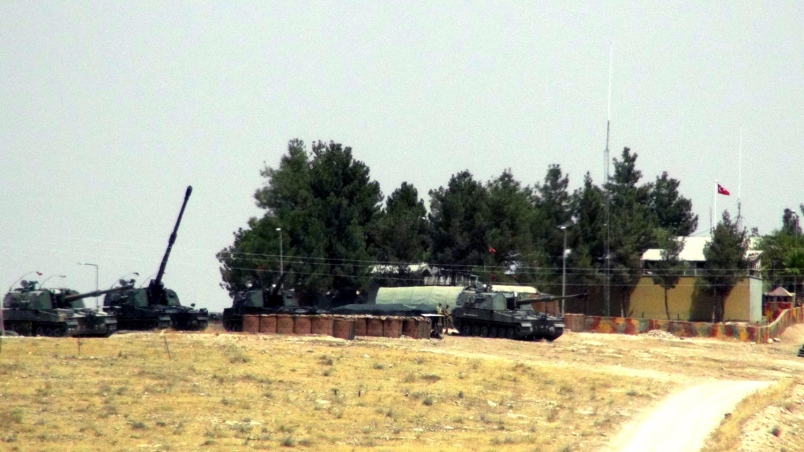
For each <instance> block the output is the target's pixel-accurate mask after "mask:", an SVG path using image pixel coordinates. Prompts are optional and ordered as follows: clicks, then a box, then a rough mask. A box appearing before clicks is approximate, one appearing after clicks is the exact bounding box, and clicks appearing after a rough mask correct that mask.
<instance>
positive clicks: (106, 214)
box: [0, 1, 804, 311]
mask: <svg viewBox="0 0 804 452" xmlns="http://www.w3.org/2000/svg"><path fill="white" fill-rule="evenodd" d="M802 24H804V3H801V2H795V1H788V2H776V1H774V2H771V1H765V2H737V1H730V2H701V1H694V2H693V1H689V2H569V1H562V2H554V3H548V2H521V1H513V2H501V1H495V2H344V1H339V2H253V3H248V2H217V3H215V2H204V3H203V4H195V3H181V4H180V3H177V2H155V1H149V2H117V3H112V2H78V1H75V2H28V1H2V2H0V189H2V192H0V206H2V209H0V253H2V258H1V259H0V284H4V285H3V286H2V289H3V291H5V290H6V288H7V287H8V285H10V284H12V283H13V282H14V281H15V280H16V279H17V278H18V277H19V276H21V275H22V274H23V273H25V272H27V271H31V270H39V271H41V272H43V273H44V277H47V276H49V275H55V274H64V275H66V278H64V279H61V280H60V279H59V278H54V279H51V280H50V281H49V283H48V285H51V286H61V285H66V286H70V287H72V288H75V289H78V290H81V291H90V290H94V288H95V271H94V268H92V267H86V266H78V265H77V264H76V262H79V261H85V262H91V263H96V264H98V265H99V268H100V283H99V285H100V287H101V288H107V287H109V286H110V285H111V284H112V283H113V282H114V281H115V280H116V278H118V277H120V276H122V275H124V274H125V273H128V272H132V271H137V272H139V273H140V275H141V277H140V278H141V279H142V278H144V277H146V276H147V275H150V274H152V273H155V272H156V271H157V270H158V268H159V262H160V259H161V257H162V254H163V253H164V248H165V246H166V244H167V239H168V236H169V234H170V231H171V229H172V227H173V224H174V222H175V219H176V216H177V215H178V211H179V207H180V205H181V200H182V197H183V194H184V189H185V187H186V186H187V185H192V186H193V187H194V192H193V195H192V197H191V198H190V202H189V204H188V207H187V211H186V213H185V216H184V221H183V223H182V226H181V228H180V230H179V233H178V239H177V242H176V245H175V247H174V249H173V254H172V255H171V260H170V262H169V263H168V267H167V275H166V277H165V283H166V284H167V285H168V286H169V287H171V288H173V289H175V290H176V291H177V292H178V293H179V296H180V298H181V300H182V302H183V303H185V304H189V303H196V304H197V305H198V306H199V307H208V308H210V309H212V310H215V311H219V310H221V309H222V308H223V307H225V306H228V305H230V300H229V298H228V296H227V294H226V292H225V291H223V290H222V289H220V288H219V286H218V284H219V282H220V276H219V271H218V263H217V260H216V259H215V256H214V255H215V253H216V252H217V251H219V250H220V249H222V248H224V247H225V246H227V245H229V244H230V243H231V241H232V232H233V231H235V230H236V229H237V228H238V227H241V226H244V225H245V222H246V220H247V219H248V218H249V217H250V216H255V215H261V211H260V210H259V209H257V208H256V207H255V205H254V201H253V198H252V195H253V193H254V191H255V190H256V189H257V188H258V187H259V186H260V185H261V184H262V182H263V181H262V179H261V178H260V176H259V170H260V169H261V168H262V167H263V165H264V164H268V165H269V166H275V165H276V164H277V163H278V161H279V157H280V156H281V155H282V154H283V153H284V152H285V150H286V145H287V141H288V140H290V139H292V138H301V139H303V140H305V141H306V142H308V143H309V142H311V141H313V140H319V139H321V140H326V141H328V140H334V141H337V142H341V143H343V144H345V145H348V146H351V147H352V148H353V150H354V155H355V156H356V157H357V158H358V159H360V160H363V161H364V162H366V163H367V164H368V165H369V167H370V168H371V174H372V176H373V177H374V179H375V180H378V181H379V182H380V184H381V186H382V189H383V192H384V193H385V194H386V195H387V194H390V193H391V192H392V191H393V190H394V189H395V188H397V187H398V186H399V185H400V184H401V183H402V182H404V181H408V182H410V183H413V184H414V185H415V186H416V188H418V190H419V192H420V194H421V195H422V196H423V197H424V198H425V199H426V200H427V195H426V193H427V191H428V190H430V189H433V188H437V187H438V186H440V185H445V184H446V183H447V182H448V180H449V178H450V176H451V175H452V174H454V173H456V172H458V171H461V170H463V169H468V170H469V171H471V172H472V174H474V175H475V177H476V178H477V179H479V180H483V181H486V180H489V179H491V178H493V177H496V176H497V175H499V174H500V173H501V172H502V171H503V170H504V169H506V168H512V169H513V173H514V176H515V177H516V178H517V179H518V180H520V181H522V182H523V183H526V184H533V183H534V182H537V181H540V180H542V179H543V177H544V175H545V173H546V170H547V167H548V165H549V164H551V163H558V164H560V165H561V167H562V168H563V169H564V171H565V172H567V173H569V175H570V180H571V184H572V186H573V188H575V187H577V186H578V185H579V184H580V182H581V180H582V177H583V174H584V173H586V172H587V171H589V172H591V174H592V176H593V178H594V179H595V181H596V182H598V183H599V182H601V181H602V176H603V149H604V147H605V136H606V117H607V90H608V74H609V68H608V63H609V48H610V46H613V63H614V64H613V70H612V94H611V99H612V104H611V121H612V124H611V146H610V147H611V150H612V156H613V157H614V156H618V155H619V153H620V152H621V150H622V148H623V146H628V147H631V148H632V149H633V150H634V151H635V152H636V153H638V154H639V159H638V166H639V168H640V169H641V170H642V171H643V173H644V175H645V178H646V179H647V180H652V179H654V178H655V177H656V176H657V175H659V174H661V172H662V171H668V173H669V174H670V175H671V176H672V177H675V178H677V179H679V180H681V192H682V193H683V195H684V196H687V197H689V198H691V199H692V201H693V205H694V208H695V211H696V213H698V214H699V216H700V226H701V227H700V228H699V230H700V231H704V230H705V229H706V228H707V227H708V223H709V209H710V206H711V204H712V193H713V189H714V183H713V180H714V179H717V180H719V181H720V183H721V184H722V185H724V186H725V187H726V188H728V189H729V190H731V192H732V194H733V196H731V197H729V198H726V197H722V196H721V197H720V198H719V199H718V205H717V206H718V208H719V210H722V209H729V210H730V211H731V212H732V213H734V212H735V211H736V194H737V191H738V148H739V134H740V128H741V127H742V129H743V152H742V161H743V165H742V183H741V193H742V200H743V216H744V217H745V219H746V223H745V224H746V226H747V227H749V228H750V227H752V226H757V227H759V229H760V232H761V233H767V232H770V231H771V230H772V229H775V228H778V227H779V226H780V223H781V220H780V217H781V214H782V211H783V209H784V208H785V207H790V208H796V210H797V206H798V204H799V203H802V202H804V194H803V192H804V190H802V189H804V179H802V169H804V149H802V143H804V51H802V49H804V26H802ZM701 233H703V232H699V234H701Z"/></svg>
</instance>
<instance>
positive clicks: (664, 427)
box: [605, 381, 771, 452]
mask: <svg viewBox="0 0 804 452" xmlns="http://www.w3.org/2000/svg"><path fill="white" fill-rule="evenodd" d="M770 384H771V383H770V382H765V381H715V382H712V383H706V384H701V385H697V386H693V387H691V388H688V389H686V390H684V391H681V392H678V393H676V394H674V395H672V396H670V397H668V398H667V399H665V400H664V401H662V402H661V403H660V404H659V406H658V407H656V409H655V410H653V411H652V412H651V413H650V414H649V415H648V417H647V418H645V419H644V420H642V421H641V422H637V423H635V424H633V425H631V426H629V427H627V428H626V429H625V430H624V431H623V432H622V433H621V434H620V435H618V436H617V437H616V438H615V440H614V441H613V442H612V444H611V445H610V446H609V447H608V448H606V449H605V450H608V451H617V452H637V451H639V452H676V451H685V452H687V451H698V450H700V449H701V448H702V447H703V445H704V441H705V439H706V437H707V436H708V435H709V434H710V433H711V432H712V431H713V430H714V429H715V428H717V426H718V425H720V422H721V421H722V420H723V417H724V416H725V415H726V414H727V413H730V412H731V410H732V409H734V406H735V405H737V403H739V402H740V401H741V400H742V399H743V398H745V397H746V396H748V395H750V394H751V393H753V392H755V391H757V390H760V389H764V388H765V387H767V386H768V385H770Z"/></svg>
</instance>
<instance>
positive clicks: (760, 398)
mask: <svg viewBox="0 0 804 452" xmlns="http://www.w3.org/2000/svg"><path fill="white" fill-rule="evenodd" d="M792 384H793V379H792V378H785V379H782V380H779V381H778V382H776V383H775V384H773V385H771V386H770V387H768V388H766V389H764V390H762V391H757V392H756V393H754V394H751V395H750V396H748V397H746V398H745V399H744V400H743V401H742V402H740V403H739V404H738V405H737V407H736V408H735V409H734V411H732V413H731V415H730V416H729V417H727V418H725V419H723V422H722V423H721V424H720V427H718V429H717V431H715V432H714V433H712V435H711V436H710V437H709V439H708V440H707V442H706V447H704V449H703V450H702V451H701V452H731V451H734V450H737V448H738V446H739V444H740V437H741V436H742V427H743V425H744V424H745V422H746V421H747V420H748V419H749V418H751V417H752V416H754V415H755V414H756V413H759V412H761V411H762V410H764V409H765V407H767V406H768V405H770V404H772V403H775V402H777V401H779V400H782V399H784V398H785V396H786V395H787V394H788V392H789V391H790V388H791V386H792Z"/></svg>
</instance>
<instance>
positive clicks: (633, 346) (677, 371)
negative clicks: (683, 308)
mask: <svg viewBox="0 0 804 452" xmlns="http://www.w3.org/2000/svg"><path fill="white" fill-rule="evenodd" d="M779 339H780V341H779V342H774V343H772V344H752V343H745V342H739V341H736V340H715V339H697V338H695V339H681V338H677V337H674V336H672V335H669V334H667V333H664V332H659V331H654V332H651V333H649V334H643V335H639V336H623V335H609V334H595V333H568V334H565V335H564V336H563V337H561V338H560V339H559V340H557V341H556V342H554V343H551V344H550V343H540V344H531V343H529V344H527V345H524V344H522V343H518V342H516V341H497V340H493V339H479V338H455V337H447V338H446V339H445V341H444V344H443V346H441V347H430V348H426V349H425V350H427V351H430V352H432V353H447V354H455V355H460V356H467V357H477V358H481V359H493V358H495V357H497V358H501V357H504V358H509V359H519V360H521V361H523V362H525V363H528V364H535V365H540V366H548V367H550V366H552V367H557V368H570V369H577V370H578V371H579V372H583V371H585V370H590V369H594V371H595V372H605V373H610V374H612V375H614V376H617V375H623V376H634V377H643V378H648V379H653V380H657V381H662V382H666V383H667V384H669V385H673V386H674V387H675V388H677V389H675V390H674V392H673V394H671V395H670V396H669V397H666V398H664V399H657V400H655V401H654V402H653V403H651V404H648V405H647V406H645V407H643V408H642V409H641V410H637V411H635V412H634V413H633V414H632V416H631V421H630V422H629V423H628V424H627V425H623V426H622V427H621V431H620V433H619V434H616V435H615V436H614V437H612V438H609V440H608V442H607V445H606V446H604V447H603V448H602V449H601V450H603V451H611V452H614V451H640V452H641V451H685V452H686V451H695V450H700V449H701V447H703V445H704V443H705V440H706V438H707V436H708V435H709V434H710V433H711V432H712V431H714V430H715V429H716V428H717V427H718V425H719V424H720V422H721V421H722V420H723V418H724V416H725V415H726V414H727V413H729V412H731V411H732V410H733V409H734V407H735V406H736V405H737V404H738V403H739V402H740V401H741V400H743V399H744V398H745V397H747V396H748V395H750V394H751V393H753V392H755V391H757V390H761V389H762V388H764V387H766V386H768V385H769V384H771V383H773V382H774V381H778V380H779V379H782V378H794V379H796V381H797V382H796V384H794V385H793V395H792V396H791V397H792V399H791V400H780V401H776V402H775V403H773V404H771V405H770V406H769V407H767V408H766V409H765V410H764V411H763V412H761V413H756V414H755V415H754V416H753V417H752V418H750V419H749V420H748V421H747V422H746V423H745V424H744V425H743V426H742V433H743V434H742V439H741V443H740V445H739V450H740V451H741V452H764V451H770V450H788V451H795V450H802V451H804V404H802V402H804V378H802V377H801V376H802V375H804V358H798V357H797V356H796V353H797V351H798V349H799V348H800V347H801V346H802V343H804V325H796V326H793V327H791V328H789V329H788V330H787V331H786V332H785V333H784V334H783V335H782V336H781V337H780V338H779ZM534 347H535V349H534ZM534 352H536V353H534Z"/></svg>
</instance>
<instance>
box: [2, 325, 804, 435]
mask: <svg viewBox="0 0 804 452" xmlns="http://www.w3.org/2000/svg"><path fill="white" fill-rule="evenodd" d="M801 328H804V327H801V326H799V327H796V328H794V329H792V330H789V332H788V333H786V337H785V338H783V341H782V342H781V343H776V344H770V345H752V344H745V343H740V342H736V341H716V340H708V339H695V340H680V339H676V338H667V337H663V336H661V335H658V336H660V337H652V336H649V335H642V336H638V337H634V336H618V335H596V334H588V333H578V334H573V333H567V334H565V335H564V336H562V337H561V338H560V339H559V340H557V341H556V342H554V343H551V344H549V343H544V342H542V343H533V342H530V343H528V342H517V341H508V340H504V339H481V338H463V337H447V338H446V339H445V340H443V341H434V340H411V339H382V338H358V339H357V340H355V341H351V342H348V341H342V340H338V339H333V338H323V337H314V336H310V337H299V336H295V337H294V336H284V337H281V336H254V335H246V334H226V333H221V332H217V331H208V332H205V333H195V334H187V333H177V332H167V333H165V334H158V333H133V334H119V335H115V336H112V337H111V338H108V339H82V340H81V341H80V342H79V341H77V340H76V339H56V338H5V339H4V340H3V342H2V350H1V351H0V376H1V377H2V378H1V379H0V382H1V383H0V397H2V400H3V403H2V404H0V424H1V425H3V426H4V428H3V430H2V431H1V432H0V450H20V451H46V450H53V451H56V450H58V451H63V450H73V451H83V450H130V451H150V450H181V451H183V450H202V451H203V450H210V451H213V450H214V451H217V450H244V451H246V450H277V449H301V450H377V451H383V450H412V449H422V448H426V449H428V450H458V449H461V450H533V451H587V450H598V449H601V448H604V447H605V445H606V444H607V443H608V442H609V441H610V439H611V437H613V436H614V435H615V434H616V433H617V432H618V431H619V430H620V429H622V428H623V426H624V425H626V424H628V423H629V422H634V421H635V420H636V419H639V417H640V416H641V415H642V414H644V413H645V412H646V411H647V410H649V408H650V407H651V406H652V405H654V404H656V403H657V402H658V401H659V400H661V398H662V397H664V396H666V395H667V394H669V393H670V392H673V391H675V390H678V389H680V388H683V387H686V386H689V385H691V384H695V383H700V382H705V381H711V380H713V379H735V380H742V379H746V380H774V381H780V382H781V383H780V384H778V385H775V386H774V387H773V388H776V390H775V392H774V391H769V392H767V393H763V394H762V395H761V396H759V397H755V398H754V399H757V400H753V401H748V402H746V406H745V408H744V411H746V410H747V411H746V412H744V413H743V412H741V411H740V409H738V410H736V411H735V416H733V418H734V419H737V420H738V422H736V423H735V421H733V420H732V422H731V424H728V423H724V426H723V428H722V432H720V433H719V436H718V437H717V438H715V439H713V440H712V444H711V445H710V447H711V449H710V450H735V448H736V447H737V446H738V444H737V442H738V441H743V443H745V444H743V445H741V446H740V447H742V448H743V449H742V450H745V451H759V450H768V449H763V448H761V447H765V446H766V445H769V444H772V445H774V446H775V447H774V448H773V449H769V450H783V448H787V449H786V450H790V451H793V450H804V441H802V438H804V436H801V435H799V433H798V432H797V431H796V429H795V428H794V426H795V425H796V422H797V423H798V426H799V427H800V426H801V425H802V422H801V420H800V419H801V415H802V413H799V412H797V410H802V408H799V407H800V406H801V405H800V404H796V403H792V402H791V400H797V399H795V397H798V399H801V397H802V393H804V379H801V378H800V377H799V375H802V374H804V373H803V372H802V371H804V359H801V358H796V356H795V354H796V351H797V349H798V347H800V346H801V341H804V329H801ZM79 347H80V348H79ZM749 403H751V404H752V405H750V407H749V406H748V404H749ZM756 412H762V413H766V414H767V413H773V416H775V417H778V418H779V420H778V421H777V420H776V419H774V420H773V422H771V423H767V422H764V421H763V419H764V417H765V416H766V414H762V413H760V414H758V415H755V414H754V413H756ZM791 426H793V427H791ZM745 428H749V429H751V428H753V429H754V430H752V431H751V435H747V434H742V433H741V432H742V430H741V429H745ZM802 431H804V430H802ZM735 432H736V436H735ZM730 435H731V436H730ZM741 438H742V439H741ZM749 440H750V442H749V443H746V441H749Z"/></svg>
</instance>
